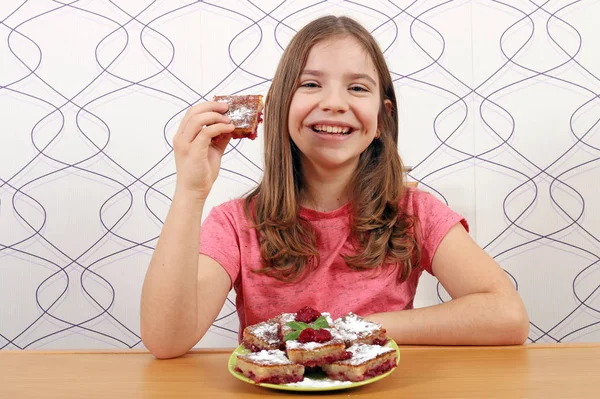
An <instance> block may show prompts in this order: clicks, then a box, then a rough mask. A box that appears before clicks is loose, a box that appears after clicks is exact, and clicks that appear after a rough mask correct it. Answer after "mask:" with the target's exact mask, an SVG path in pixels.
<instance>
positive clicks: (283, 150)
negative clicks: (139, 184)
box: [245, 16, 420, 281]
mask: <svg viewBox="0 0 600 399" xmlns="http://www.w3.org/2000/svg"><path fill="white" fill-rule="evenodd" d="M338 36H342V37H343V36H351V37H354V38H356V39H357V40H358V41H359V42H360V43H361V44H362V45H363V46H364V48H365V49H366V51H367V52H368V53H369V55H370V56H371V59H372V61H373V63H374V65H375V68H376V69H377V73H378V75H379V80H380V82H381V93H380V104H381V105H380V109H379V116H378V130H379V134H380V137H379V138H378V139H375V140H373V142H372V143H371V144H370V145H369V147H368V148H367V149H366V150H365V151H364V152H363V153H362V154H361V155H360V159H359V164H358V167H357V170H356V172H355V174H354V177H353V179H352V181H351V182H350V190H348V192H349V193H350V195H351V198H350V202H351V204H352V217H351V224H352V226H351V232H352V242H353V243H354V246H355V247H356V249H357V254H356V255H350V256H345V257H344V260H345V261H346V264H347V265H348V267H350V268H351V269H355V270H373V271H377V270H380V268H382V267H383V266H389V265H391V266H393V267H397V266H400V273H399V279H400V280H401V281H404V280H406V279H407V278H408V276H409V275H410V273H411V271H412V269H413V266H414V265H418V264H419V260H420V249H419V247H418V245H417V237H416V231H417V229H416V226H415V219H414V218H413V217H411V216H409V215H407V214H405V213H404V212H403V210H402V209H400V207H399V202H400V199H401V197H402V195H403V192H404V187H405V182H404V173H403V166H402V161H401V159H400V156H399V154H398V109H397V103H396V94H395V91H394V86H393V83H392V79H391V76H390V72H389V70H388V67H387V64H386V62H385V58H384V56H383V53H382V52H381V49H380V48H379V46H378V45H377V42H376V41H375V39H374V38H373V36H372V35H371V34H370V33H369V32H368V31H367V30H366V29H365V28H364V27H363V26H361V25H360V24H359V23H358V22H356V21H355V20H353V19H351V18H348V17H335V16H326V17H322V18H319V19H317V20H315V21H313V22H311V23H309V24H308V25H306V26H305V27H304V28H302V29H301V30H300V31H298V33H297V34H296V35H295V36H294V38H293V39H292V41H291V42H290V43H289V45H288V46H287V48H286V49H285V51H284V53H283V56H282V57H281V60H280V62H279V66H278V68H277V71H276V73H275V76H274V78H273V81H272V84H271V87H270V89H269V92H268V94H267V98H266V101H265V112H264V116H265V118H264V143H265V165H264V168H265V169H264V175H263V178H262V181H261V183H260V184H259V185H258V187H257V188H256V189H255V190H254V191H252V192H251V193H250V194H248V196H247V197H246V199H245V210H246V214H247V216H248V217H249V219H250V220H251V221H252V222H253V223H254V227H255V228H256V230H257V233H258V238H259V242H260V252H261V257H262V268H261V269H259V270H258V271H257V272H258V273H263V274H266V275H269V276H272V277H275V278H277V279H278V280H281V281H294V280H297V279H298V278H299V277H303V276H305V273H306V272H308V271H309V270H310V269H311V268H314V267H316V266H318V264H319V253H318V251H317V248H316V241H315V236H314V232H313V230H312V229H311V226H310V224H309V223H308V222H307V221H306V220H303V219H302V218H300V217H299V211H300V204H299V201H298V199H299V198H300V197H301V195H302V194H303V193H304V190H305V184H304V182H303V173H302V165H301V162H300V151H299V149H298V148H297V147H296V145H295V144H294V142H293V141H292V140H291V138H290V134H289V131H288V114H289V110H290V104H291V102H292V97H293V96H294V93H295V91H296V88H297V85H298V80H299V78H300V75H301V73H302V70H303V69H304V66H305V65H306V60H307V58H308V54H309V52H310V50H311V48H312V47H313V46H314V45H315V44H316V43H318V42H320V41H323V40H325V39H329V38H332V37H338ZM384 100H389V101H391V103H392V107H391V112H388V111H387V110H386V108H385V106H384Z"/></svg>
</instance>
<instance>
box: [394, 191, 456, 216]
mask: <svg viewBox="0 0 600 399" xmlns="http://www.w3.org/2000/svg"><path fill="white" fill-rule="evenodd" d="M447 207H448V206H447V205H446V204H445V203H444V202H442V201H440V200H439V199H438V198H436V197H435V196H434V195H433V194H431V193H428V192H426V191H423V190H421V189H419V188H417V187H407V188H406V189H405V191H404V195H403V196H402V199H401V200H400V208H401V209H402V210H403V211H404V212H406V213H409V214H419V213H423V212H425V213H430V212H435V211H438V210H441V209H444V208H447Z"/></svg>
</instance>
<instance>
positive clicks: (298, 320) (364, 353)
mask: <svg viewBox="0 0 600 399" xmlns="http://www.w3.org/2000/svg"><path fill="white" fill-rule="evenodd" d="M385 334H386V330H385V329H384V328H383V327H382V326H381V325H379V324H377V323H373V322H370V321H367V320H365V319H363V318H362V317H360V316H358V315H356V314H354V313H348V314H347V315H345V316H343V317H340V318H339V319H337V320H335V321H333V320H332V318H331V315H330V314H329V313H325V312H323V313H321V312H319V311H317V310H315V309H313V308H310V307H307V306H305V307H304V308H302V309H300V310H298V311H297V312H296V313H282V314H280V315H278V316H276V317H273V318H272V319H269V320H267V321H266V322H261V323H258V324H254V325H251V326H248V327H246V328H245V329H244V334H243V339H242V343H243V345H244V346H245V347H246V348H248V349H250V350H251V351H253V352H254V353H251V354H248V355H238V360H237V363H236V370H238V371H239V372H241V373H243V374H244V375H245V376H247V377H248V378H251V379H252V380H253V381H255V382H257V383H258V382H269V383H274V384H283V383H290V382H294V381H302V379H298V378H300V377H302V378H303V375H304V373H305V372H306V373H308V372H309V371H314V370H318V369H319V368H321V369H322V370H323V371H324V372H325V373H326V374H327V375H328V376H329V378H330V379H332V380H339V381H363V380H366V379H369V378H372V377H374V376H377V375H380V374H383V373H385V372H387V371H389V370H391V369H393V368H394V367H396V350H395V349H393V348H389V347H385V346H383V345H385V344H386V343H387V337H386V335H385ZM252 355H255V356H254V357H252ZM291 365H294V366H300V367H301V369H300V368H294V367H290V366H291ZM276 381H280V382H276Z"/></svg>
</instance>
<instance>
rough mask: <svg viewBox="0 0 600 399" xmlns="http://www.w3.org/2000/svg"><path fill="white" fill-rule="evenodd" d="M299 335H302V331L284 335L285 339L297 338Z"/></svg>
mask: <svg viewBox="0 0 600 399" xmlns="http://www.w3.org/2000/svg"><path fill="white" fill-rule="evenodd" d="M299 336H300V331H294V332H291V333H289V334H286V335H285V337H283V340H284V341H290V340H295V339H298V337H299Z"/></svg>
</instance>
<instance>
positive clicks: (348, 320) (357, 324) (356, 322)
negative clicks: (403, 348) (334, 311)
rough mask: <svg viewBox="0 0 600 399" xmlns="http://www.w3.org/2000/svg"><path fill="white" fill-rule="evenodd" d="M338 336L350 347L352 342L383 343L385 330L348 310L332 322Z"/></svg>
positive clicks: (385, 340) (385, 338) (385, 339)
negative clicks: (344, 314)
mask: <svg viewBox="0 0 600 399" xmlns="http://www.w3.org/2000/svg"><path fill="white" fill-rule="evenodd" d="M333 326H334V328H335V330H336V332H337V334H339V337H340V338H341V339H343V340H344V341H345V342H346V346H347V347H350V346H352V345H354V344H369V345H385V344H386V342H387V336H386V333H387V331H386V330H385V328H383V327H382V326H381V324H378V323H373V322H371V321H368V320H365V319H363V318H362V317H360V316H358V315H355V314H354V313H352V312H350V313H348V314H347V315H346V316H344V317H340V318H339V319H336V320H335V321H334V322H333Z"/></svg>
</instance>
